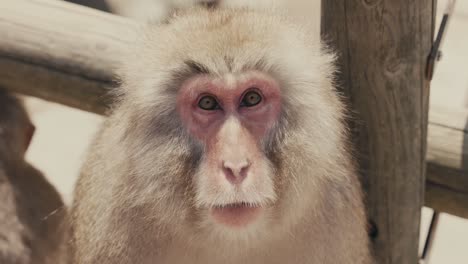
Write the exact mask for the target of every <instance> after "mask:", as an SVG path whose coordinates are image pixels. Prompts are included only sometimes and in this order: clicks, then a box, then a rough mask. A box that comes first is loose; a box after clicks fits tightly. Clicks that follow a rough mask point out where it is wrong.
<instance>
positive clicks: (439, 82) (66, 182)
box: [26, 0, 468, 264]
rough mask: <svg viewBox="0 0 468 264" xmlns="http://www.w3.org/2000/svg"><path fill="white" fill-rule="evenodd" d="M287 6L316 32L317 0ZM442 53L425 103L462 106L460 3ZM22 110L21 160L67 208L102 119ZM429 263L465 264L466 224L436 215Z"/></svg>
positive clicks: (58, 108)
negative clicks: (27, 142)
mask: <svg viewBox="0 0 468 264" xmlns="http://www.w3.org/2000/svg"><path fill="white" fill-rule="evenodd" d="M51 1H52V0H51ZM252 1H253V0H252ZM284 1H288V0H284ZM70 2H80V3H82V4H85V5H88V6H91V7H95V8H99V9H104V10H109V9H108V8H109V6H108V5H107V3H106V2H105V1H99V0H96V1H93V0H87V1H86V0H82V1H80V0H74V1H70ZM128 2H130V0H128ZM446 2H447V0H439V1H438V3H439V7H438V21H440V18H441V14H442V12H443V10H444V7H445V4H446ZM289 3H290V5H291V6H292V8H293V11H294V10H295V11H297V13H298V14H300V15H305V14H304V12H305V11H307V14H308V15H307V19H310V20H311V22H315V23H316V25H317V28H318V21H319V20H320V1H319V0H309V1H306V0H293V1H291V2H289ZM437 25H439V22H438V23H437ZM442 51H443V59H442V61H440V63H439V64H438V67H437V69H436V73H435V77H434V80H433V82H432V88H431V98H430V103H431V105H441V106H450V107H468V95H467V90H468V65H467V64H468V1H466V0H461V1H458V2H457V5H456V7H455V14H454V16H453V18H452V20H451V23H450V25H449V29H448V32H447V35H446V39H445V42H444V46H443V48H442ZM26 105H27V107H28V109H29V112H30V113H31V115H32V119H33V122H34V123H35V125H36V127H37V130H36V134H35V137H34V139H33V142H32V145H31V147H30V149H29V152H28V154H27V159H28V160H29V161H30V162H31V163H32V164H33V165H34V166H36V167H37V168H39V169H40V170H42V171H43V172H44V173H45V174H46V175H47V177H48V179H49V180H50V181H51V182H52V184H54V185H55V186H56V187H57V188H58V190H59V192H60V193H61V194H62V195H63V197H64V199H65V201H66V202H67V203H70V202H71V200H72V192H73V186H74V183H75V180H76V178H77V176H78V173H79V169H80V166H81V163H82V161H83V159H84V155H85V152H86V150H87V146H88V144H89V142H90V141H91V139H92V137H93V135H94V133H95V132H96V131H97V129H98V127H99V124H100V123H101V121H102V117H100V116H98V115H94V114H90V113H87V112H83V111H80V110H76V109H73V108H69V107H65V106H62V105H58V104H54V103H49V102H45V101H42V100H40V99H36V98H29V97H27V98H26ZM431 216H432V210H431V209H429V208H424V209H423V218H422V225H421V243H420V247H421V248H422V246H423V244H424V240H425V236H426V233H427V229H428V226H429V223H430V218H431ZM430 263H431V264H446V263H468V220H464V219H461V218H458V217H455V216H451V215H447V214H442V215H441V217H440V221H439V226H438V229H437V232H436V237H435V241H434V246H433V249H432V254H431V262H430Z"/></svg>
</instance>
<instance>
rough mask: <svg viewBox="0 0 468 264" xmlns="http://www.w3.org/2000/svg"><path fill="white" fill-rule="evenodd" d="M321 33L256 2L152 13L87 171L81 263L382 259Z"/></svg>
mask: <svg viewBox="0 0 468 264" xmlns="http://www.w3.org/2000/svg"><path fill="white" fill-rule="evenodd" d="M314 36H317V35H313V34H307V32H306V31H304V29H303V28H301V27H298V26H296V25H294V24H292V23H290V22H289V20H288V19H287V18H285V17H284V16H281V15H275V14H273V13H272V12H268V11H252V10H247V9H237V10H231V9H225V10H207V9H190V10H182V11H180V12H176V14H174V15H173V16H171V17H170V18H169V19H167V20H166V21H165V22H164V23H160V24H148V26H147V28H146V29H145V30H144V33H143V34H142V38H141V40H140V41H139V42H138V43H137V44H135V45H134V47H133V48H132V51H131V52H129V54H128V55H127V56H124V58H123V59H122V67H121V69H120V73H119V76H120V78H121V81H122V84H121V86H120V88H119V89H118V92H117V93H116V94H117V96H116V97H117V98H116V101H115V103H114V105H113V107H112V111H111V114H110V116H109V117H108V119H107V120H106V121H105V123H104V124H103V126H102V128H101V130H100V132H99V133H98V135H97V136H96V138H95V140H94V142H93V144H92V145H91V149H90V152H89V154H88V157H87V160H86V162H85V164H84V167H83V170H82V173H81V175H80V177H79V179H78V183H77V187H76V190H75V200H74V205H73V208H72V215H71V217H72V229H73V232H72V237H71V241H72V243H71V248H70V250H71V253H72V257H73V263H76V264H91V263H116V264H120V263H122V264H123V263H170V264H178V263H195V264H196V263H205V264H211V263H253V264H256V263H309V264H319V263H320V264H336V263H343V264H346V263H349V264H356V263H359V264H370V263H373V261H372V257H371V254H370V250H369V238H368V235H367V230H366V226H367V221H366V216H365V210H364V205H363V197H362V192H361V187H360V184H359V180H358V177H357V174H356V169H355V167H354V163H353V160H352V156H351V154H350V151H349V149H348V145H350V143H349V138H348V135H347V131H346V127H345V116H346V110H345V107H344V105H343V103H342V101H341V99H340V96H339V94H338V93H337V91H336V90H335V87H334V84H333V74H334V71H335V67H334V56H333V55H332V54H330V53H329V52H328V51H327V50H326V48H325V47H324V46H323V45H322V44H321V43H320V39H319V38H318V36H317V37H314Z"/></svg>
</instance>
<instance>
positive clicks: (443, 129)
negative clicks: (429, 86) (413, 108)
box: [425, 107, 468, 218]
mask: <svg viewBox="0 0 468 264" xmlns="http://www.w3.org/2000/svg"><path fill="white" fill-rule="evenodd" d="M429 119H430V120H429V121H430V124H429V134H428V142H429V143H428V144H429V148H428V152H427V181H426V199H425V200H426V205H427V206H429V207H432V208H434V209H436V210H438V211H441V212H446V213H450V214H453V215H457V216H460V217H464V218H468V130H467V126H468V110H466V109H445V108H440V107H437V108H436V107H433V108H431V111H430V115H429Z"/></svg>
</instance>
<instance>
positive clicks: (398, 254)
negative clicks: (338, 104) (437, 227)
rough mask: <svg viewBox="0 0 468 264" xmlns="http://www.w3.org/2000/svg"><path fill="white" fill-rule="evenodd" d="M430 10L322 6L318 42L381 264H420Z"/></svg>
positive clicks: (420, 0)
mask: <svg viewBox="0 0 468 264" xmlns="http://www.w3.org/2000/svg"><path fill="white" fill-rule="evenodd" d="M434 8H435V6H434V3H433V1H432V0H431V1H427V0H414V1H406V0H379V1H369V0H349V1H343V0H324V1H322V34H323V37H324V39H325V41H327V42H328V43H329V44H330V46H331V47H332V48H333V49H334V50H336V51H337V52H338V55H339V72H340V74H339V76H338V83H339V84H341V86H342V88H343V91H344V92H345V94H347V95H348V98H349V100H350V103H351V105H352V108H353V110H354V111H355V113H356V117H357V119H358V120H359V121H358V122H354V123H353V124H351V126H352V129H353V131H354V132H355V140H356V145H357V147H358V150H359V153H360V157H359V161H360V165H361V171H362V175H363V183H364V187H365V189H366V191H367V205H368V214H369V217H370V219H371V221H372V223H374V224H375V227H376V230H377V232H376V233H375V234H376V236H375V237H373V242H374V243H373V245H374V253H375V256H376V258H377V263H380V264H414V263H418V241H419V225H420V216H421V207H422V206H423V201H424V198H423V195H424V182H425V167H426V166H425V153H426V131H427V124H428V123H427V115H428V97H429V82H428V81H427V80H426V78H425V68H426V60H427V56H428V55H429V52H430V49H431V44H432V37H433V28H434V17H433V14H434Z"/></svg>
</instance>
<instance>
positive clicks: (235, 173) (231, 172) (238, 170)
mask: <svg viewBox="0 0 468 264" xmlns="http://www.w3.org/2000/svg"><path fill="white" fill-rule="evenodd" d="M249 167H250V163H249V162H248V161H247V160H245V161H242V162H230V161H224V162H223V171H224V175H225V176H226V179H227V180H228V181H229V182H231V183H233V184H239V183H241V182H242V181H244V179H245V178H246V177H247V173H248V170H249Z"/></svg>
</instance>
